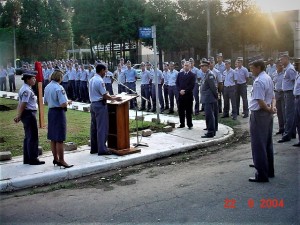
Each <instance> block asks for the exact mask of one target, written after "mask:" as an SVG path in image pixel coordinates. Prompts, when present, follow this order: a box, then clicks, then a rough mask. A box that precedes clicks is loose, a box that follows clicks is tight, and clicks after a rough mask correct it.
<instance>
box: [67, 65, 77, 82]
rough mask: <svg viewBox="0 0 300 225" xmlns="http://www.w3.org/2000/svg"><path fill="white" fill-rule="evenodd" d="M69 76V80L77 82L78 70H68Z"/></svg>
mask: <svg viewBox="0 0 300 225" xmlns="http://www.w3.org/2000/svg"><path fill="white" fill-rule="evenodd" d="M67 74H68V78H69V80H75V76H76V70H75V69H73V68H72V69H68V70H67Z"/></svg>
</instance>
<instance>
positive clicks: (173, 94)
mask: <svg viewBox="0 0 300 225" xmlns="http://www.w3.org/2000/svg"><path fill="white" fill-rule="evenodd" d="M168 91H169V98H170V111H171V112H172V111H174V97H175V100H176V104H177V106H178V95H179V92H178V90H177V87H176V86H169V87H168Z"/></svg>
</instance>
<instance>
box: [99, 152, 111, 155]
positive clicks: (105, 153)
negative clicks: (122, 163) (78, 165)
mask: <svg viewBox="0 0 300 225" xmlns="http://www.w3.org/2000/svg"><path fill="white" fill-rule="evenodd" d="M112 154H113V153H112V152H111V151H106V152H101V153H98V155H112Z"/></svg>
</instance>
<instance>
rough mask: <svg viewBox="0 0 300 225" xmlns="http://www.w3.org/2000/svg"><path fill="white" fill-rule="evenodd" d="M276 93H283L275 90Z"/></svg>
mask: <svg viewBox="0 0 300 225" xmlns="http://www.w3.org/2000/svg"><path fill="white" fill-rule="evenodd" d="M274 92H276V93H282V92H283V91H277V90H274Z"/></svg>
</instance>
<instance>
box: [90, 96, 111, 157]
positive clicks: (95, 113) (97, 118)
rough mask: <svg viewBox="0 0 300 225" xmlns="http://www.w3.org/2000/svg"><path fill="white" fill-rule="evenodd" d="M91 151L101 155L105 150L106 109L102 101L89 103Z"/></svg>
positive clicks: (106, 130)
mask: <svg viewBox="0 0 300 225" xmlns="http://www.w3.org/2000/svg"><path fill="white" fill-rule="evenodd" d="M90 135H91V153H97V152H98V155H101V154H103V153H105V152H106V151H107V146H106V141H107V137H108V111H107V105H106V103H103V102H100V101H99V102H92V104H91V134H90Z"/></svg>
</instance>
